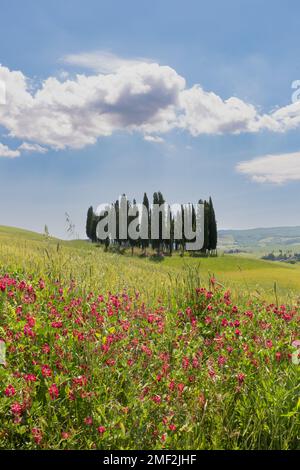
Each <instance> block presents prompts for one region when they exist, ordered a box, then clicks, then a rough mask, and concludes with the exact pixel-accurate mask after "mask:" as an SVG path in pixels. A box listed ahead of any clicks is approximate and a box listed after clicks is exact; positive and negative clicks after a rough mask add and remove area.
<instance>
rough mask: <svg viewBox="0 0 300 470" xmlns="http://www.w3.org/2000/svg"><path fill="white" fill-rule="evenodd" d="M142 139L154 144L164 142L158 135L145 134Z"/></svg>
mask: <svg viewBox="0 0 300 470" xmlns="http://www.w3.org/2000/svg"><path fill="white" fill-rule="evenodd" d="M144 140H146V141H147V142H154V143H155V144H162V143H163V142H164V139H162V138H161V137H159V136H158V135H145V136H144Z"/></svg>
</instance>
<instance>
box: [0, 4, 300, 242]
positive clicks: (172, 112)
mask: <svg viewBox="0 0 300 470" xmlns="http://www.w3.org/2000/svg"><path fill="white" fill-rule="evenodd" d="M0 14H1V28H0V64H1V65H2V68H1V67H0V81H1V80H2V82H3V81H4V82H5V85H6V89H7V92H6V99H5V104H0V205H1V218H0V224H2V225H14V226H20V227H24V228H29V229H33V230H37V231H42V230H43V227H44V225H45V224H47V225H48V227H49V231H50V233H51V234H53V235H57V236H61V237H64V238H65V237H66V236H67V234H66V230H65V216H64V214H65V212H68V213H69V214H70V216H71V219H72V220H73V222H74V223H75V226H76V232H77V233H78V234H79V235H80V236H84V228H85V217H86V211H87V208H88V206H89V205H93V206H95V207H96V206H97V205H98V204H100V203H102V202H108V201H111V200H114V199H116V198H117V196H118V195H119V194H121V193H123V192H125V193H126V194H128V196H129V197H136V198H137V199H138V200H141V199H142V196H143V192H144V191H147V193H148V194H151V193H152V192H153V191H156V190H161V191H162V192H163V193H164V195H165V197H166V199H167V200H168V201H170V202H190V201H193V202H196V201H197V200H198V199H199V198H200V197H201V198H204V197H209V196H210V195H211V196H212V198H213V201H214V204H215V209H216V213H217V219H218V224H219V227H220V228H248V227H256V226H280V225H299V224H300V220H299V216H298V215H297V214H298V199H299V181H300V163H298V162H300V136H299V127H300V105H299V103H292V101H291V95H292V92H293V90H292V89H291V84H292V82H293V81H294V80H297V79H300V62H299V59H298V50H297V44H298V37H299V15H300V5H299V2H297V1H296V0H295V1H292V0H290V1H289V2H282V1H276V0H275V1H273V2H272V3H270V2H261V1H257V0H251V1H250V0H228V1H226V2H224V1H222V0H219V1H217V0H210V1H209V2H207V1H206V2H204V1H199V0H198V1H196V0H195V1H193V0H187V1H186V2H182V1H176V0H172V1H169V0H164V1H155V0H153V1H152V2H145V1H141V0H139V1H132V0H127V1H126V2H124V1H121V0H119V1H114V0H110V1H109V2H107V1H99V0H97V1H96V0H86V1H85V2H83V1H78V0H64V1H61V0H60V1H58V0H51V1H49V0H47V1H46V0H40V1H37V0H35V1H33V0H27V1H26V2H23V1H16V0H10V1H7V0H2V1H1V11H0ZM157 64H158V65H157ZM16 72H18V73H17V74H16ZM1 74H2V75H1ZM77 74H80V76H81V77H82V78H81V79H78V76H77ZM196 85H198V87H196ZM93 87H96V92H94V88H93ZM41 90H42V93H40V92H41ZM226 100H227V101H226ZM228 100H229V101H228ZM0 101H1V100H0Z"/></svg>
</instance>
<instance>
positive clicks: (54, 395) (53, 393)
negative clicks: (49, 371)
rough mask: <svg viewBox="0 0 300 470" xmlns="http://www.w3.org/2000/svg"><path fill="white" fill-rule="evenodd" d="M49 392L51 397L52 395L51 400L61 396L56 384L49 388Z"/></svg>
mask: <svg viewBox="0 0 300 470" xmlns="http://www.w3.org/2000/svg"><path fill="white" fill-rule="evenodd" d="M48 391H49V395H50V398H51V400H55V399H56V398H58V396H59V390H58V388H57V385H56V384H52V385H51V386H50V387H49V389H48Z"/></svg>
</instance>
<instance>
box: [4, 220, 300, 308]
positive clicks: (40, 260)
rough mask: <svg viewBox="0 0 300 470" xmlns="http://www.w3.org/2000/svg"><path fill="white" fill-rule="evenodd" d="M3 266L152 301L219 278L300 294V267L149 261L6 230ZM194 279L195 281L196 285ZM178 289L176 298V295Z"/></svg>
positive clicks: (259, 291) (248, 288) (267, 292)
mask: <svg viewBox="0 0 300 470" xmlns="http://www.w3.org/2000/svg"><path fill="white" fill-rule="evenodd" d="M0 262H1V265H2V266H3V267H5V268H6V269H13V270H16V269H17V270H21V271H22V272H24V273H25V274H30V273H32V272H36V271H39V272H40V273H41V275H43V276H51V277H53V276H57V277H58V278H67V279H68V278H72V277H74V278H76V279H77V280H78V281H79V282H80V283H81V285H82V286H83V288H84V289H91V288H94V287H95V286H97V288H101V289H103V290H111V291H113V290H115V291H119V290H120V289H122V288H123V287H124V286H125V287H127V288H131V289H139V290H141V292H143V293H144V295H145V297H146V298H147V300H148V301H152V300H153V299H156V298H157V296H158V295H161V296H164V297H168V298H169V297H172V298H174V292H175V295H177V294H176V292H178V296H180V290H181V289H184V285H185V283H186V282H194V283H200V282H201V283H202V284H204V285H207V282H208V279H209V277H211V276H215V277H216V278H217V279H218V280H219V281H220V282H221V283H222V284H223V285H224V286H226V287H230V288H232V289H233V291H234V292H235V293H236V294H237V295H238V296H241V295H242V293H245V295H248V294H249V293H252V294H253V295H255V296H264V297H266V298H268V299H274V298H275V293H274V283H276V287H277V295H278V296H279V298H280V299H282V301H283V300H286V299H287V298H289V297H290V296H294V295H298V293H299V292H300V268H299V267H298V266H297V265H296V266H295V265H285V264H282V263H274V262H268V261H263V260H259V259H253V258H249V257H246V256H233V255H221V256H219V257H217V258H192V257H190V256H189V254H186V255H185V256H184V257H180V256H179V255H177V254H175V255H174V256H173V257H171V258H170V257H165V259H164V260H163V261H160V262H155V261H151V260H150V259H149V258H140V257H138V256H134V257H132V256H131V255H130V251H128V253H126V254H125V255H117V254H112V253H105V252H104V251H103V249H102V248H101V247H100V248H99V247H96V246H95V245H92V244H90V243H88V242H85V241H80V240H78V241H71V242H68V241H60V240H58V239H53V238H50V239H46V238H45V237H44V236H43V235H40V234H36V233H34V232H27V231H24V230H21V229H14V228H9V227H0ZM191 279H193V281H191ZM170 289H172V296H171V295H170Z"/></svg>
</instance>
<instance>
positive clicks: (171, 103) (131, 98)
mask: <svg viewBox="0 0 300 470" xmlns="http://www.w3.org/2000/svg"><path fill="white" fill-rule="evenodd" d="M0 80H2V81H4V82H5V83H6V97H7V100H6V105H5V106H1V107H0V125H2V126H4V127H5V128H6V129H7V130H8V131H9V135H10V136H11V137H17V138H19V139H22V140H23V139H24V140H30V141H31V142H34V143H37V144H39V145H46V146H49V147H52V148H54V149H64V148H66V147H70V148H82V147H84V146H85V145H89V144H94V143H95V142H96V140H97V139H98V138H99V137H101V136H109V135H111V134H112V133H113V132H115V131H118V130H127V131H140V132H143V133H152V132H155V131H159V132H167V131H168V130H169V129H172V128H173V127H174V123H175V121H176V109H177V107H178V96H179V93H180V91H181V90H183V89H184V87H185V80H184V79H183V78H182V77H180V76H179V75H178V74H177V73H176V72H175V70H173V69H172V68H170V67H168V66H159V65H158V64H147V63H142V64H138V65H136V66H131V67H124V68H122V69H121V70H120V71H119V72H116V73H113V74H108V75H103V74H98V75H90V76H86V75H77V76H76V77H75V78H74V79H72V80H71V79H67V80H65V81H60V80H58V79H57V78H55V77H49V78H48V79H47V80H45V81H44V82H43V84H42V86H41V88H39V89H38V90H37V91H35V92H34V93H32V92H31V91H30V90H29V86H28V80H27V79H26V77H25V76H24V75H23V74H22V72H12V71H10V70H9V69H8V68H6V67H1V66H0Z"/></svg>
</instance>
